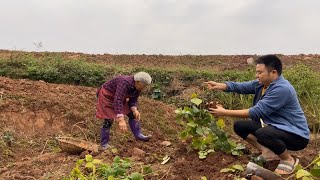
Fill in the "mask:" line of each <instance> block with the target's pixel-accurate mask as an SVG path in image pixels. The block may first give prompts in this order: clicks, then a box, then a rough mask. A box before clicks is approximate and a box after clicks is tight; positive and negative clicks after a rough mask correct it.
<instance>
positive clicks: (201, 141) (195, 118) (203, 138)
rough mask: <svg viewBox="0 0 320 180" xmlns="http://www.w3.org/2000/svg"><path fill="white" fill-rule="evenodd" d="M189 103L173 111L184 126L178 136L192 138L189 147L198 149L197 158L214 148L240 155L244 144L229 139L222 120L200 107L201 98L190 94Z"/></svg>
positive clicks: (203, 156) (202, 156)
mask: <svg viewBox="0 0 320 180" xmlns="http://www.w3.org/2000/svg"><path fill="white" fill-rule="evenodd" d="M191 103H192V105H191V107H184V108H179V109H177V110H176V111H175V113H176V114H177V120H178V122H179V123H180V124H183V125H184V126H185V129H184V130H183V131H182V132H181V133H180V137H181V138H182V139H183V140H187V139H191V140H192V143H191V147H192V148H194V149H197V150H199V152H198V154H199V158H200V159H204V158H206V156H207V155H208V154H209V153H211V152H214V151H215V150H222V151H224V152H227V153H232V154H233V155H241V153H242V150H243V149H244V146H243V145H241V144H238V145H237V144H236V143H234V142H233V141H232V140H231V139H229V136H228V134H227V133H225V132H224V130H223V129H224V127H225V126H226V125H225V123H224V120H223V119H219V120H215V119H214V117H213V116H212V115H211V114H210V113H209V112H208V110H206V109H203V108H201V104H202V100H201V99H199V98H197V95H196V94H193V95H192V96H191Z"/></svg>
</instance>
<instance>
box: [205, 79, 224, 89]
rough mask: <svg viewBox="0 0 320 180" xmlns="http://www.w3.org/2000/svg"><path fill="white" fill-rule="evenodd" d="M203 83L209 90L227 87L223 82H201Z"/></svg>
mask: <svg viewBox="0 0 320 180" xmlns="http://www.w3.org/2000/svg"><path fill="white" fill-rule="evenodd" d="M203 84H204V85H206V86H207V88H208V89H210V90H222V91H224V90H226V89H227V85H226V84H224V83H217V82H214V81H207V82H204V83H203Z"/></svg>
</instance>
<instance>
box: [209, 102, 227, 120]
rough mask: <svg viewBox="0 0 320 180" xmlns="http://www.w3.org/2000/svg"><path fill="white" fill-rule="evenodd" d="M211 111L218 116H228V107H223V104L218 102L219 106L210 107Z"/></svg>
mask: <svg viewBox="0 0 320 180" xmlns="http://www.w3.org/2000/svg"><path fill="white" fill-rule="evenodd" d="M209 112H210V113H211V114H213V115H214V116H216V117H219V116H226V115H227V114H226V109H225V108H223V107H222V105H220V104H218V105H217V108H209Z"/></svg>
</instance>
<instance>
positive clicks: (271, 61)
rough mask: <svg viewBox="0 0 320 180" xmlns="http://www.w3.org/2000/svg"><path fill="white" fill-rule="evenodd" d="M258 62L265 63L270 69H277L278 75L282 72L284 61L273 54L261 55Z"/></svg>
mask: <svg viewBox="0 0 320 180" xmlns="http://www.w3.org/2000/svg"><path fill="white" fill-rule="evenodd" d="M256 64H264V65H265V66H266V68H267V69H268V71H269V72H270V71H272V70H276V71H277V72H278V75H279V76H280V75H281V74H282V63H281V60H280V59H279V58H278V57H277V56H276V55H273V54H270V55H264V56H260V57H259V58H258V59H257V60H256Z"/></svg>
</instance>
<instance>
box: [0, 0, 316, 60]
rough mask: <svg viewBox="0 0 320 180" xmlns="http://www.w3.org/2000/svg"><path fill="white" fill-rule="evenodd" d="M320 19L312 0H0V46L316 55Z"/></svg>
mask: <svg viewBox="0 0 320 180" xmlns="http://www.w3.org/2000/svg"><path fill="white" fill-rule="evenodd" d="M319 22H320V1H319V0H306V1H302V0H0V49H11V50H14V49H15V50H26V51H71V52H84V53H93V54H103V53H110V54H178V55H179V54H203V55H205V54H267V53H281V54H300V53H304V54H308V53H318V54H319V53H320V23H319ZM40 42H41V43H42V47H40V46H39V43H40ZM36 44H38V45H36Z"/></svg>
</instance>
